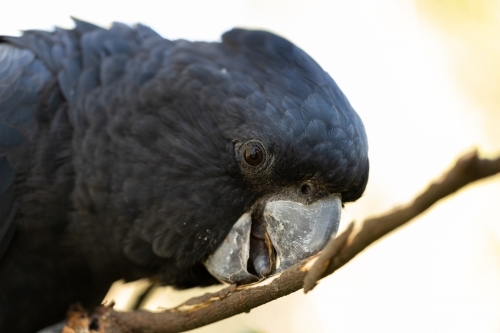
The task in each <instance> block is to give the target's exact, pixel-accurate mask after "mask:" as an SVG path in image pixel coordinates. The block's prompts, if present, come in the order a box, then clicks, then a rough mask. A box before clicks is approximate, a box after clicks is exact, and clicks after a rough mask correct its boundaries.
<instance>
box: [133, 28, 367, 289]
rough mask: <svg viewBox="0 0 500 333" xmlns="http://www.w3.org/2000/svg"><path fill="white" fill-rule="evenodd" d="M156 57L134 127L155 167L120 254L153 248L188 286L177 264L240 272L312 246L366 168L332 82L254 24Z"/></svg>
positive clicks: (292, 257) (231, 277)
mask: <svg viewBox="0 0 500 333" xmlns="http://www.w3.org/2000/svg"><path fill="white" fill-rule="evenodd" d="M162 57H163V58H162V60H161V61H162V63H163V65H162V67H161V70H160V71H158V73H156V74H155V77H154V78H153V79H151V80H149V81H147V83H145V84H144V85H143V86H142V87H141V89H140V96H139V97H140V98H139V100H140V101H141V102H140V103H141V105H140V107H139V109H141V113H142V114H145V115H146V116H145V118H144V119H146V120H143V125H141V126H142V127H140V126H139V125H137V126H136V128H137V129H138V130H137V132H140V133H142V134H141V135H142V136H144V143H143V144H142V146H143V147H146V146H147V149H149V150H150V151H152V152H154V161H150V160H151V158H152V157H151V156H149V155H147V156H145V157H144V159H145V160H146V162H145V164H148V163H149V164H151V165H154V168H153V169H151V168H150V169H148V170H150V171H145V172H143V173H142V178H141V180H140V184H141V186H142V188H145V186H146V184H148V186H146V187H147V189H144V191H146V192H148V193H149V194H148V196H147V199H148V200H146V199H143V200H142V201H141V202H142V204H140V205H141V207H138V209H137V211H138V212H139V213H137V215H138V216H137V218H135V221H134V227H133V228H132V232H131V234H130V235H129V239H128V241H127V242H126V246H125V253H126V254H127V256H128V257H129V258H130V259H131V260H132V261H134V262H136V263H139V264H145V263H150V262H152V261H154V260H152V258H163V259H164V260H166V262H167V263H168V264H169V265H170V266H168V265H165V266H164V269H163V271H162V272H163V275H164V280H165V282H166V283H173V284H176V285H180V286H187V285H190V282H185V281H181V280H182V279H187V280H189V279H191V280H193V281H195V280H196V279H197V278H196V277H194V276H192V275H193V274H194V273H192V274H191V273H186V274H185V275H184V276H183V277H182V278H179V277H178V276H176V275H175V274H177V272H176V269H177V271H179V270H182V269H188V268H189V267H194V266H196V265H198V267H199V266H200V263H203V264H204V266H205V267H206V269H207V270H208V271H209V272H210V273H211V274H212V275H213V276H214V277H216V278H217V279H218V280H221V281H225V282H229V283H247V282H252V281H257V280H259V279H260V278H263V277H266V276H268V275H270V274H273V273H275V272H279V271H282V270H283V269H285V268H287V267H290V266H291V265H293V264H294V263H296V262H298V261H300V260H302V259H304V258H306V257H308V256H310V255H312V254H314V253H317V252H318V251H319V250H321V249H322V247H323V246H324V245H325V244H326V242H327V241H328V240H329V239H330V237H332V235H334V234H335V233H336V231H337V229H338V225H339V220H340V213H341V208H342V204H343V203H344V202H348V201H354V200H356V199H358V198H359V197H360V196H361V194H362V193H363V191H364V189H365V186H366V183H367V180H368V169H369V166H368V145H367V139H366V135H365V130H364V127H363V124H362V122H361V120H360V118H359V116H358V115H357V114H356V112H355V111H354V110H353V108H352V107H351V105H350V104H349V102H348V101H347V99H346V97H345V96H344V94H343V93H342V92H341V90H340V89H339V88H338V86H337V85H336V83H335V82H334V81H333V80H332V79H331V77H330V76H329V75H328V74H327V73H326V72H325V71H324V70H322V69H321V67H320V66H319V65H318V64H317V63H316V62H315V61H314V60H313V59H311V58H310V57H309V56H308V55H307V54H306V53H304V52H303V51H302V50H300V49H299V48H297V47H296V46H294V45H293V44H291V43H290V42H288V41H286V40H285V39H283V38H280V37H278V36H276V35H273V34H271V33H268V32H262V31H247V30H242V29H234V30H231V31H229V32H227V33H226V34H224V35H223V38H222V43H189V42H185V41H178V42H176V44H175V45H174V46H169V51H168V52H164V53H163V54H162ZM141 128H142V130H141ZM141 135H139V137H140V136H141ZM150 137H155V138H156V139H155V140H154V145H151V144H150V141H151V139H148V138H150ZM139 140H140V139H139ZM143 155H145V153H144V154H143ZM134 163H135V164H134V165H137V161H135V162H134ZM131 189H133V190H131V191H134V193H129V197H134V196H137V193H138V192H137V187H133V186H132V187H131ZM158 198H160V199H159V200H157V199H158ZM151 202H153V203H155V204H151ZM156 202H158V203H156ZM126 205H127V206H128V207H129V208H130V206H131V203H130V201H129V202H128V203H126ZM172 262H175V267H177V268H176V269H173V268H172V265H171V264H172ZM167 266H168V267H167ZM190 274H191V275H190ZM188 275H189V276H188ZM195 283H198V282H195Z"/></svg>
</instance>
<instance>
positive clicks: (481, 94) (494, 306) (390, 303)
mask: <svg viewBox="0 0 500 333" xmlns="http://www.w3.org/2000/svg"><path fill="white" fill-rule="evenodd" d="M2 2H3V3H2V19H1V20H0V34H18V31H19V30H20V29H33V28H37V29H51V28H52V27H53V26H54V25H58V26H61V27H67V28H70V27H72V26H73V24H72V22H71V20H70V19H69V16H70V15H73V16H76V17H78V18H80V19H84V20H88V21H91V22H93V23H96V24H100V25H103V26H108V25H109V24H110V22H112V21H122V22H125V23H130V24H132V23H135V22H142V23H144V24H148V25H150V26H151V27H152V28H153V29H155V30H156V31H158V32H159V33H160V34H162V35H163V36H165V37H166V38H170V39H177V38H185V39H190V40H218V39H219V36H220V35H221V34H222V33H223V32H224V31H226V30H228V29H230V28H231V27H234V26H240V27H249V28H260V29H266V30H270V31H273V32H275V33H278V34H280V35H282V36H284V37H286V38H288V39H289V40H291V41H292V42H294V43H296V44H297V45H298V46H300V47H301V48H303V49H304V50H305V51H306V52H308V53H309V54H310V55H311V56H312V57H313V58H314V59H316V60H317V61H318V62H319V63H320V64H321V65H322V66H323V68H324V69H325V70H326V71H328V72H329V73H330V74H331V75H332V77H333V78H334V79H335V80H336V82H337V83H338V84H339V86H340V87H341V88H342V90H343V91H344V93H345V94H346V95H347V96H348V98H349V100H350V101H351V104H352V105H353V106H354V108H355V109H356V110H357V112H358V113H359V114H360V116H361V117H362V119H363V121H364V123H365V126H366V130H367V132H368V138H369V143H370V159H371V161H370V162H371V174H370V182H369V184H368V189H367V191H366V194H365V196H364V197H363V198H362V199H360V200H359V201H358V202H357V203H354V204H350V205H348V207H347V208H346V210H347V212H346V214H344V221H345V222H348V220H350V219H352V218H355V219H357V220H360V219H362V218H364V217H367V216H370V215H374V214H378V213H382V212H384V211H386V210H388V209H390V208H391V207H394V206H395V205H398V204H401V203H404V202H406V201H407V200H409V199H411V198H412V197H413V196H414V195H415V194H416V193H417V192H418V191H420V190H421V189H423V188H424V187H425V185H426V184H427V183H428V182H429V181H430V180H431V179H434V178H435V177H436V176H438V175H439V174H440V173H441V172H442V171H443V170H444V169H445V168H447V167H448V166H449V165H450V163H451V162H452V161H453V160H454V159H455V158H456V157H457V156H458V155H459V154H460V153H462V152H464V151H467V150H471V149H472V148H473V147H479V148H480V149H481V151H483V152H484V154H486V155H488V154H490V155H493V153H495V152H496V153H498V152H500V129H499V127H500V110H499V105H500V2H499V1H498V0H497V1H494V0H414V1H412V0H352V1H345V0H324V1H322V0H266V1H264V0H246V1H245V0H241V1H235V0H227V1H224V0H210V1H203V0H200V1H194V0H191V1H162V2H160V1H151V0H141V1H133V2H125V1H103V0H99V1H96V0H88V1H85V2H84V1H79V2H72V1H68V0H65V1H55V0H45V1H38V0H37V1H18V2H15V1H7V0H2ZM127 3H129V4H127ZM499 204H500V177H498V176H497V177H495V178H492V179H491V180H488V181H483V182H480V183H479V184H476V185H473V186H470V187H468V188H467V189H466V190H462V191H460V192H459V193H458V194H456V195H454V196H452V197H450V198H447V199H446V200H444V201H443V202H441V203H440V204H439V205H438V206H436V207H434V208H432V209H431V210H430V211H428V212H427V213H426V214H424V215H423V216H422V217H421V218H419V219H417V220H416V221H414V223H412V224H411V225H408V226H406V227H404V228H403V229H401V230H399V231H397V232H395V233H393V234H391V235H390V236H389V237H387V238H385V239H383V240H382V241H380V242H378V243H377V244H375V245H374V246H371V247H370V248H368V249H367V250H366V251H365V252H364V253H363V254H361V255H359V256H358V257H357V258H356V259H354V260H353V261H351V262H350V263H348V264H347V265H346V266H345V267H343V268H342V269H341V270H339V271H338V272H336V273H335V274H334V275H332V276H330V277H328V278H326V279H324V280H323V281H322V282H321V283H320V285H319V286H318V287H317V288H316V289H315V290H314V291H313V292H311V293H309V294H308V295H304V294H303V293H302V292H297V293H294V294H292V295H290V296H288V297H285V298H282V299H280V300H277V301H274V302H272V303H271V304H268V305H265V306H262V307H260V308H257V309H254V310H252V311H251V313H250V314H242V315H239V316H236V317H233V318H231V319H228V320H225V321H222V322H220V323H217V324H213V325H210V326H207V327H205V328H203V329H200V330H196V332H235V333H244V332H269V333H271V332H273V333H281V332H283V333H284V332H287V333H293V332H495V333H498V332H500V205H499ZM345 224H346V223H344V226H345ZM141 286H142V287H143V284H141V283H136V284H129V285H127V286H125V287H123V286H122V287H120V288H118V286H117V285H116V286H114V288H113V289H114V290H112V292H111V293H110V295H109V296H108V299H109V298H113V299H115V300H117V301H118V306H121V307H124V308H125V307H126V306H127V304H129V303H130V302H128V303H127V297H128V296H129V295H130V293H132V292H133V291H134V290H135V289H137V288H139V289H140V288H141ZM118 289H120V293H116V290H118ZM200 292H205V290H202V291H200V290H195V291H188V292H175V291H173V290H172V289H170V288H163V289H162V290H161V291H159V292H157V293H156V294H155V295H154V297H152V298H151V299H149V300H147V302H146V306H147V307H148V308H150V309H158V307H171V306H174V305H176V304H178V303H179V302H181V301H182V300H184V299H186V298H189V297H191V296H192V295H193V294H194V293H200Z"/></svg>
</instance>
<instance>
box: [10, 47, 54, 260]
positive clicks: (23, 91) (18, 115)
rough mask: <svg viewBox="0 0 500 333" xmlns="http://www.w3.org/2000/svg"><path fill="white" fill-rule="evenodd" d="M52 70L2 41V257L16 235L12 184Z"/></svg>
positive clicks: (35, 125) (33, 130)
mask: <svg viewBox="0 0 500 333" xmlns="http://www.w3.org/2000/svg"><path fill="white" fill-rule="evenodd" d="M49 78H50V73H49V71H48V70H47V69H46V67H45V66H44V65H43V64H42V62H41V61H39V60H37V58H36V56H35V54H34V53H33V52H32V51H29V50H25V49H20V48H17V47H15V46H12V45H9V44H7V43H2V44H0V259H1V258H2V257H3V254H4V253H5V251H6V250H7V248H8V246H9V243H10V240H11V239H12V236H13V235H14V230H15V225H14V223H13V221H14V216H15V214H16V207H17V205H16V204H15V200H14V194H13V190H12V184H13V183H14V180H15V175H16V173H15V171H14V170H15V168H16V166H17V167H18V168H21V169H22V167H23V166H22V164H23V163H25V161H23V155H24V154H25V152H26V149H27V146H28V145H27V143H28V142H29V141H30V140H32V139H33V137H34V135H35V133H36V130H37V122H36V120H35V109H36V107H37V102H38V97H39V95H40V92H41V90H42V88H43V87H44V85H45V83H46V82H47V81H48V80H49Z"/></svg>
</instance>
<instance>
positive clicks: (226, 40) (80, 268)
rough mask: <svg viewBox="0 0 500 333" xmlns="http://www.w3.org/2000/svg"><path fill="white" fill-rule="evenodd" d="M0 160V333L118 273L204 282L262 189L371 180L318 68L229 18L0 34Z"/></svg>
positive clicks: (96, 289)
mask: <svg viewBox="0 0 500 333" xmlns="http://www.w3.org/2000/svg"><path fill="white" fill-rule="evenodd" d="M0 156H1V157H0V172H1V174H0V177H1V179H0V191H1V192H0V194H1V197H0V256H1V257H0V331H1V332H4V331H12V332H14V331H15V332H33V331H35V330H36V329H39V328H41V327H43V326H44V325H49V324H52V323H54V322H56V321H58V320H60V319H61V318H62V316H63V315H64V312H65V310H66V309H67V306H68V304H70V303H72V302H75V301H80V302H82V303H83V304H84V305H86V306H91V305H96V304H98V302H100V300H101V299H102V297H103V295H104V293H105V292H106V290H107V288H108V287H109V285H110V284H111V283H112V282H113V281H115V280H117V279H121V278H124V279H126V280H135V279H139V278H143V277H151V276H153V275H158V274H159V276H160V281H161V282H162V283H163V284H167V285H173V286H176V287H181V288H186V287H191V286H196V285H209V284H214V283H217V280H216V279H215V278H214V277H213V276H212V275H210V274H209V273H208V272H207V270H206V268H205V267H204V263H205V260H207V258H208V257H209V256H210V255H211V254H212V253H214V251H215V250H216V249H217V248H218V246H219V245H220V244H221V242H222V240H223V239H224V237H226V236H227V235H228V233H229V232H230V230H231V229H232V227H233V225H234V224H235V222H236V221H237V220H238V219H239V218H240V216H242V214H243V213H245V212H250V214H251V215H252V219H254V220H255V221H257V220H258V218H257V217H256V215H258V214H260V213H259V212H261V211H262V210H263V209H264V208H263V207H264V206H265V204H264V203H262V202H263V200H264V199H263V198H269V197H273V196H275V197H276V196H278V197H280V198H281V197H284V196H286V195H285V194H283V193H292V192H293V193H295V194H293V195H297V194H296V193H299V194H298V196H299V197H300V198H299V199H297V200H298V201H301V200H302V201H303V203H304V204H305V205H308V204H309V203H310V202H315V201H316V200H320V199H322V198H325V197H328V196H330V195H331V194H332V193H335V194H338V195H339V197H340V196H341V197H342V202H346V201H353V200H356V199H357V198H359V196H360V195H361V194H362V192H363V190H364V188H365V186H366V181H367V177H368V157H367V143H366V136H365V133H364V129H363V125H362V123H361V121H360V119H359V117H358V116H357V114H356V113H355V112H354V110H353V109H352V107H351V106H350V104H349V102H348V101H347V99H346V98H345V96H344V95H343V94H342V92H341V91H340V89H339V88H338V87H337V85H336V84H335V83H334V82H333V80H332V79H331V78H330V77H329V76H328V74H326V73H325V72H324V71H323V70H322V69H321V68H320V67H319V66H318V65H317V64H316V63H315V62H314V61H313V60H312V59H311V58H310V57H308V56H307V55H306V54H305V53H304V52H303V51H301V50H300V49H298V48H297V47H295V46H294V45H292V44H291V43H289V42H288V41H286V40H284V39H282V38H280V37H277V36H275V35H272V34H270V33H266V32H261V31H254V32H253V31H245V30H240V29H235V30H232V31H230V32H228V33H226V34H225V35H224V36H223V40H222V42H221V43H203V42H196V43H192V42H187V41H184V40H178V41H170V40H166V39H163V38H161V37H160V36H159V35H157V34H156V33H155V32H153V31H152V30H151V29H149V28H147V27H144V26H141V25H138V26H136V27H133V28H131V27H128V26H125V25H123V24H114V25H113V27H112V28H110V29H109V30H106V29H102V28H99V27H96V26H93V25H91V24H88V23H85V22H81V21H77V26H76V28H75V29H74V30H62V29H56V30H55V31H54V32H50V33H49V32H42V31H28V32H25V33H24V34H23V36H22V37H18V38H10V37H3V38H2V39H1V43H0ZM296 189H299V192H297V191H296ZM301 193H302V194H301ZM302 201H301V202H302ZM261 203H262V204H261ZM249 216H250V215H249ZM249 221H250V220H249ZM255 224H258V223H257V222H255ZM252 228H253V229H252V237H253V235H257V234H258V233H259V231H258V230H257V229H254V227H252ZM256 230H257V231H256ZM3 231H5V232H3ZM263 234H266V235H267V233H266V232H264V233H263ZM271 236H272V235H271ZM259 237H260V236H258V235H257V236H255V239H261V238H259ZM266 237H267V236H266ZM271 238H272V237H271ZM262 244H264V243H262ZM266 244H268V243H266ZM268 248H270V249H271V246H270V245H268ZM2 253H3V255H2ZM251 258H255V257H251ZM252 260H254V259H252ZM245 263H246V262H245ZM266 263H267V261H266ZM266 263H265V264H262V265H263V266H262V269H263V271H266V272H268V273H269V272H270V271H271V270H272V269H274V268H273V267H274V266H273V264H271V263H267V264H266ZM256 265H257V264H256ZM274 265H275V264H274ZM207 267H208V266H207ZM256 267H257V266H256ZM258 267H261V266H258ZM209 269H210V268H209ZM252 269H255V270H257V271H258V272H260V271H259V270H258V269H256V268H252ZM259 269H260V268H259ZM250 271H251V269H250V268H249V272H250ZM254 273H255V272H254ZM268 273H267V274H268ZM267 274H263V275H267ZM257 275H259V274H257ZM215 276H216V277H218V276H217V275H215ZM259 276H260V275H259ZM218 278H219V277H218ZM231 282H232V280H231ZM235 282H238V280H235Z"/></svg>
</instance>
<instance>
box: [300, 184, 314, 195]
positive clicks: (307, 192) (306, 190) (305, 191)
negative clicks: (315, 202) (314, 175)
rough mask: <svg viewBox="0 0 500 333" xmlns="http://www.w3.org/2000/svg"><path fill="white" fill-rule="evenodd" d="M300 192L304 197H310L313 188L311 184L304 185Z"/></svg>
mask: <svg viewBox="0 0 500 333" xmlns="http://www.w3.org/2000/svg"><path fill="white" fill-rule="evenodd" d="M300 192H301V193H302V194H303V195H310V194H311V193H312V188H311V186H310V185H309V184H304V185H302V186H301V188H300Z"/></svg>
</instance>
